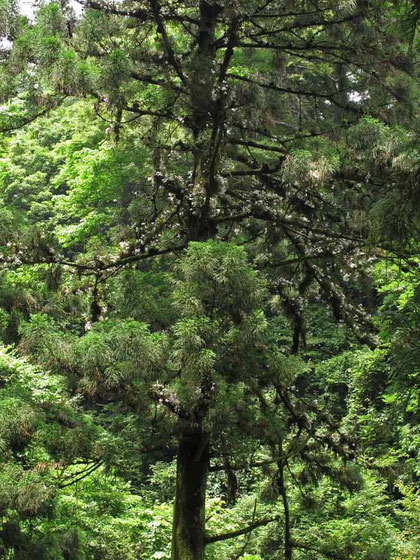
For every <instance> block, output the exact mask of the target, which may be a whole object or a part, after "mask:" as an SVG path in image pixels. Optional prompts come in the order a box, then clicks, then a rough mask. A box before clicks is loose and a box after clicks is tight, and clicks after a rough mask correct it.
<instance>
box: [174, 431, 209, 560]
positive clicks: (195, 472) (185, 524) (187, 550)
mask: <svg viewBox="0 0 420 560" xmlns="http://www.w3.org/2000/svg"><path fill="white" fill-rule="evenodd" d="M208 470H209V441H208V436H207V435H206V434H204V433H203V431H202V429H201V428H196V429H190V430H188V431H186V432H184V433H183V434H182V436H181V439H180V442H179V448H178V460H177V476H176V494H175V505H174V519H173V529H172V554H171V560H203V558H204V539H205V521H206V519H205V503H206V484H207V474H208Z"/></svg>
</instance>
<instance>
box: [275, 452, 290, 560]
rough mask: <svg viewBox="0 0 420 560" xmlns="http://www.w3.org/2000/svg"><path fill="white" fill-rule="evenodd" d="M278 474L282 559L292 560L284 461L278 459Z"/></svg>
mask: <svg viewBox="0 0 420 560" xmlns="http://www.w3.org/2000/svg"><path fill="white" fill-rule="evenodd" d="M280 454H281V455H282V454H283V448H282V446H280ZM277 467H278V474H277V484H278V489H279V492H280V496H281V498H282V501H283V508H284V558H285V560H292V558H293V545H292V536H291V531H290V510H289V501H288V499H287V492H286V486H285V484H284V461H283V459H280V460H279V461H278V462H277Z"/></svg>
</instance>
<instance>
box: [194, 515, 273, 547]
mask: <svg viewBox="0 0 420 560" xmlns="http://www.w3.org/2000/svg"><path fill="white" fill-rule="evenodd" d="M278 519H279V517H270V518H265V519H260V520H258V521H254V523H251V524H250V525H248V526H247V527H244V528H243V529H238V530H237V531H230V532H229V533H221V534H220V535H212V536H208V537H206V538H205V541H204V542H205V544H212V543H215V542H220V541H226V540H228V539H235V538H236V537H241V536H242V535H246V534H248V533H250V532H251V531H254V529H258V527H265V525H268V524H269V523H273V522H274V521H278Z"/></svg>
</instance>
